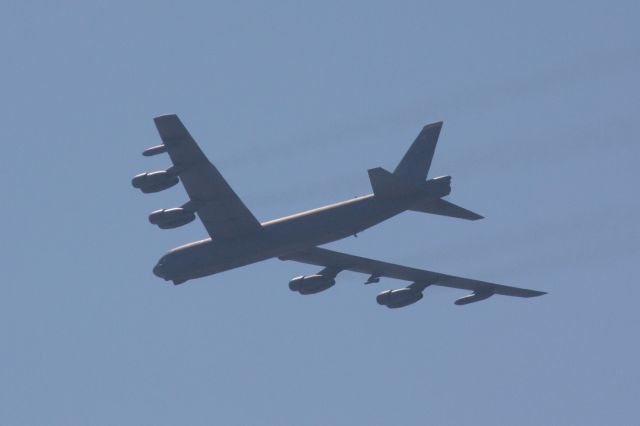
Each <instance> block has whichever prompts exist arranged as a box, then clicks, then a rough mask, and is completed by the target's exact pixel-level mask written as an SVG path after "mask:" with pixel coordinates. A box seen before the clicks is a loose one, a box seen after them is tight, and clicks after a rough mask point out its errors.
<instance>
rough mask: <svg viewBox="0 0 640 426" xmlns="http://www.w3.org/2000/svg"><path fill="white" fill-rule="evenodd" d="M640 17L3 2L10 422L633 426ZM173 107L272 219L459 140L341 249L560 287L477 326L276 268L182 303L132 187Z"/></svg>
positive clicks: (562, 6)
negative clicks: (295, 282) (437, 191)
mask: <svg viewBox="0 0 640 426" xmlns="http://www.w3.org/2000/svg"><path fill="white" fill-rule="evenodd" d="M639 16H640V6H639V3H638V2H636V1H626V2H623V1H620V2H616V1H614V2H610V1H581V2H555V1H553V2H552V1H537V2H507V1H504V2H498V1H483V2H470V1H469V2H457V1H452V2H445V1H442V2H425V1H414V2H403V1H400V2H391V1H389V2H375V1H360V2H358V1H354V2H342V1H323V2H313V3H311V2H296V1H289V2H279V1H277V2H260V1H256V2H244V1H239V2H188V1H184V2H174V1H146V2H143V1H141V2H118V1H92V2H86V1H77V2H70V1H61V2H35V1H34V2H31V1H25V2H17V1H14V2H12V1H8V2H4V3H3V4H2V7H1V8H0V52H1V53H2V61H1V63H2V65H1V68H0V76H1V77H2V78H0V94H1V100H2V101H1V102H0V117H1V118H0V128H1V129H2V131H1V135H2V136H1V137H2V141H3V143H2V147H3V153H2V158H1V159H0V182H1V183H0V185H1V188H2V199H3V206H2V210H1V212H0V227H1V230H2V239H1V243H0V258H1V259H2V260H1V261H0V265H1V269H2V285H1V288H2V293H1V295H0V340H1V341H0V424H1V425H11V426H13V425H45V424H46V425H65V426H67V425H114V424H118V425H154V426H155V425H179V424H189V425H212V424H218V425H257V424H260V425H328V424H332V425H355V424H358V425H389V424H403V425H423V424H432V425H542V424H546V425H604V424H611V425H638V424H640V420H639V416H638V412H637V407H638V404H639V403H640V367H639V362H638V360H639V359H640V342H639V338H638V335H639V330H638V326H639V325H640V313H639V309H638V303H639V301H640V282H638V272H637V271H638V266H639V264H640V262H639V260H640V244H639V241H640V238H639V237H640V232H639V231H640V227H639V225H638V215H639V214H640V199H639V197H638V194H639V191H638V185H639V184H640V172H639V170H638V163H639V160H640V146H639V136H640V131H639V127H638V126H639V124H638V123H639V121H638V118H637V117H638V112H639V111H640V84H639V83H638V77H639V76H640V29H639V28H640V27H639V26H638V17H639ZM163 113H177V114H179V115H180V117H181V118H182V120H183V121H184V123H185V124H186V125H187V127H188V128H189V130H190V131H191V133H192V134H193V136H194V137H195V138H196V140H197V141H198V142H199V143H200V145H201V146H202V148H203V150H204V151H205V152H206V154H207V155H208V156H209V158H210V159H211V161H212V162H214V164H216V165H217V166H218V167H219V169H220V170H221V172H222V173H223V174H224V175H225V177H226V178H227V180H228V181H229V183H230V184H231V185H232V186H233V187H234V189H235V190H236V192H237V193H238V194H239V195H240V197H241V198H242V199H243V200H244V201H245V203H246V204H247V205H248V206H249V208H250V209H251V210H252V211H253V212H254V214H255V215H256V216H257V217H258V218H259V219H261V220H267V219H272V218H275V217H279V216H283V215H286V214H290V213H294V212H297V211H300V210H303V209H308V208H313V207H317V206H321V205H324V204H328V203H331V202H336V201H340V200H343V199H346V198H350V197H352V196H354V195H360V194H365V193H368V192H370V186H369V181H368V178H367V173H366V170H367V169H368V168H372V167H377V166H382V167H386V168H388V169H391V168H393V167H394V166H395V165H396V163H397V162H398V161H399V160H400V158H401V157H402V155H403V153H404V152H405V150H406V149H407V147H408V146H409V144H410V143H411V142H412V141H413V139H414V137H415V136H416V135H417V133H418V132H419V130H420V128H421V127H422V126H423V125H424V124H426V123H429V122H433V121H437V120H444V122H445V124H444V128H443V131H442V133H441V137H440V141H439V144H438V148H437V150H436V156H435V158H434V161H433V166H432V169H431V170H432V173H431V175H432V176H436V175H442V174H450V175H452V176H453V192H452V194H451V196H450V197H449V199H450V200H451V201H454V202H456V203H458V204H460V205H462V206H464V207H467V208H470V209H472V210H474V211H477V212H479V213H481V214H483V215H485V216H486V217H487V218H486V219H485V220H482V221H479V222H465V221H460V220H454V219H449V218H441V217H436V216H430V215H425V214H418V213H405V214H402V215H400V216H398V217H396V218H394V219H392V220H389V221H388V222H385V223H384V224H382V225H380V226H378V227H376V228H373V229H371V230H368V231H366V232H364V233H362V234H361V235H360V236H359V238H357V239H356V238H350V239H347V240H343V241H340V242H337V243H333V244H330V245H329V246H328V247H330V248H334V249H338V250H343V251H346V252H349V253H353V254H359V255H365V256H369V257H373V258H376V259H382V260H389V261H394V262H398V263H403V264H406V265H410V266H416V267H422V268H427V269H432V270H435V271H440V272H445V273H453V274H458V275H462V276H468V277H473V278H479V279H484V280H489V281H494V282H498V283H504V284H510V285H517V286H522V287H527V288H534V289H540V290H544V291H548V292H549V295H547V296H543V297H540V298H537V299H530V300H527V299H515V298H507V297H499V296H496V297H493V298H490V299H489V300H486V301H484V302H481V303H477V304H472V305H469V306H465V307H459V306H454V305H453V301H454V300H455V299H456V298H458V297H460V296H462V295H464V292H461V291H457V290H453V289H446V288H429V289H427V290H426V292H425V298H424V299H423V300H422V301H421V302H419V303H417V304H415V305H412V306H410V307H408V308H405V309H400V310H388V309H386V308H384V307H381V306H378V305H377V304H376V302H375V296H376V294H377V293H378V292H380V291H383V290H386V289H389V288H399V287H401V286H403V285H404V283H402V282H399V281H395V280H389V279H385V280H382V281H381V282H380V283H379V284H375V285H371V286H366V287H365V286H364V285H363V284H362V283H363V281H364V280H365V279H366V277H365V276H362V275H358V274H354V273H343V274H341V275H340V276H339V282H338V284H337V285H336V286H335V287H334V288H331V289H330V290H328V291H326V292H324V293H321V294H318V295H314V296H300V295H298V294H296V293H293V292H291V291H289V289H288V288H287V282H288V280H289V279H290V278H292V277H293V276H296V275H300V274H304V273H314V272H317V269H316V268H313V267H310V266H305V265H300V264H295V263H290V262H281V261H278V260H270V261H266V262H263V263H260V264H256V265H252V266H249V267H245V268H242V269H238V270H234V271H230V272H226V273H223V274H219V275H216V276H212V277H207V278H204V279H199V280H196V281H191V282H188V283H187V284H184V285H182V286H179V287H174V286H172V285H170V284H167V283H165V282H163V281H162V280H160V279H158V278H156V277H155V276H153V275H152V273H151V269H152V267H153V265H154V264H155V262H156V260H157V259H158V258H159V257H160V256H161V255H162V254H163V253H164V252H165V251H166V250H168V249H170V248H172V247H174V246H176V245H179V244H181V243H184V242H188V241H193V240H196V239H200V238H203V237H204V236H205V235H206V233H205V231H204V228H203V227H202V226H201V224H200V223H199V222H194V223H192V224H189V225H187V226H185V227H183V228H179V229H177V230H168V231H161V230H159V229H157V228H156V227H154V226H152V225H150V224H149V223H148V222H147V215H148V213H149V212H151V211H152V210H155V209H158V208H163V207H174V206H177V205H179V204H181V203H183V202H184V201H186V194H185V193H184V191H183V189H182V188H181V187H180V186H176V187H174V188H172V189H170V190H168V191H165V192H162V193H159V194H151V195H143V194H141V193H140V192H139V191H137V190H134V189H133V188H132V187H131V185H130V179H131V177H132V176H133V175H134V174H136V173H139V172H142V171H148V170H157V169H161V168H164V167H165V166H167V165H168V159H167V158H163V156H159V157H154V158H145V157H142V156H141V155H140V153H141V151H142V150H143V149H144V148H146V147H148V146H152V145H155V144H157V143H159V138H158V136H157V133H156V130H155V128H154V126H153V122H152V118H153V117H154V116H156V115H159V114H163Z"/></svg>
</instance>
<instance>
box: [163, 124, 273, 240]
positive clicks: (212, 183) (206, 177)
mask: <svg viewBox="0 0 640 426" xmlns="http://www.w3.org/2000/svg"><path fill="white" fill-rule="evenodd" d="M153 121H154V122H155V124H156V127H157V129H158V133H160V138H161V139H162V143H163V145H161V146H159V147H154V149H156V150H162V151H165V150H166V152H167V153H168V154H169V157H171V161H172V162H173V166H174V167H173V169H174V173H175V174H177V176H178V177H179V178H180V180H181V181H182V184H183V185H184V188H185V190H186V191H187V194H188V195H189V198H190V202H189V203H188V204H189V207H190V208H191V209H192V210H194V211H195V212H196V213H197V214H198V217H199V218H200V220H201V221H202V223H203V224H204V227H205V228H206V229H207V232H208V233H209V235H210V236H212V237H213V236H214V235H215V236H216V237H221V238H225V237H232V236H237V235H243V234H248V233H252V232H256V231H259V230H260V229H262V226H261V225H260V222H259V221H258V220H257V219H256V218H255V216H254V215H253V214H252V213H251V211H250V210H249V209H248V208H247V206H245V205H244V203H243V202H242V200H240V198H239V197H238V196H237V195H236V193H235V192H234V191H233V189H231V187H230V186H229V184H228V183H227V182H226V181H225V180H224V178H223V177H222V175H221V174H220V172H219V171H218V169H216V167H215V166H214V165H213V164H211V162H210V161H209V160H208V159H207V157H206V156H205V155H204V153H203V152H202V150H200V147H198V144H196V142H195V141H194V140H193V138H192V137H191V135H190V134H189V132H188V131H187V129H186V128H185V127H184V125H183V124H182V122H181V121H180V119H179V118H178V116H177V115H175V114H170V115H162V116H160V117H156V118H154V119H153Z"/></svg>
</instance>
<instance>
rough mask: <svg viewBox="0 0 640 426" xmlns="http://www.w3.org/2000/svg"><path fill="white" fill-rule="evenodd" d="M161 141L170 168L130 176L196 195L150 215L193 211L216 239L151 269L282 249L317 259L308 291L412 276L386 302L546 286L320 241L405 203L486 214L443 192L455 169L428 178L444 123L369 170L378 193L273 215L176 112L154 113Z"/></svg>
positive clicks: (136, 182) (169, 220)
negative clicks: (396, 159)
mask: <svg viewBox="0 0 640 426" xmlns="http://www.w3.org/2000/svg"><path fill="white" fill-rule="evenodd" d="M154 122H155V125H156V128H157V130H158V133H159V134H160V138H161V139H162V144H160V145H157V146H153V147H151V148H148V149H146V150H145V151H144V152H143V155H144V156H153V155H158V154H162V153H168V154H169V157H170V158H171V161H172V163H173V165H172V166H171V167H169V168H167V169H166V170H161V171H156V172H148V173H141V174H139V175H136V176H135V177H134V178H133V180H132V185H133V187H135V188H138V189H140V190H141V191H142V192H143V193H154V192H159V191H162V190H165V189H168V188H170V187H172V186H174V185H176V184H177V183H178V182H179V181H181V182H182V185H183V186H184V188H185V190H186V192H187V194H188V196H189V201H187V202H186V203H185V204H183V205H182V206H180V207H176V208H169V209H162V210H157V211H154V212H152V213H151V214H150V215H149V222H151V223H152V224H154V225H157V226H158V227H159V228H161V229H170V228H177V227H180V226H183V225H186V224H187V223H190V222H192V221H193V220H195V217H196V215H197V216H198V217H199V219H200V221H201V222H202V224H203V225H204V227H205V229H206V230H207V233H208V234H209V238H206V239H203V240H200V241H195V242H192V243H188V244H185V245H182V246H179V247H176V248H174V249H172V250H170V251H169V252H167V253H166V254H165V255H164V256H162V257H161V258H160V260H159V261H158V263H157V264H156V266H155V267H154V268H153V273H154V274H155V275H157V276H158V277H160V278H163V279H164V280H165V281H171V282H173V284H175V285H178V284H182V283H184V282H186V281H188V280H191V279H195V278H201V277H205V276H208V275H213V274H217V273H219V272H223V271H227V270H230V269H234V268H239V267H241V266H245V265H249V264H252V263H256V262H260V261H263V260H266V259H271V258H278V259H281V260H290V261H296V262H301V263H305V264H310V265H315V266H319V267H321V268H322V269H321V270H320V271H319V272H317V273H315V274H311V275H303V276H299V277H296V278H293V279H292V280H291V281H290V282H289V288H290V289H291V290H292V291H294V292H298V293H299V294H302V295H308V294H315V293H319V292H321V291H325V290H327V289H329V288H330V287H332V286H333V285H334V284H335V283H336V276H337V275H338V274H339V273H340V272H342V271H353V272H359V273H363V274H367V275H369V277H368V279H367V280H366V281H365V284H373V283H377V282H379V281H380V278H382V277H386V278H394V279H398V280H402V281H406V282H410V284H409V285H407V286H406V287H403V288H398V289H393V290H386V291H384V292H382V293H380V294H378V295H377V297H376V301H377V302H378V304H380V305H383V306H386V307H388V308H401V307H405V306H408V305H411V304H413V303H415V302H417V301H419V300H420V299H422V297H423V291H424V290H425V289H426V288H427V287H429V286H432V285H437V286H445V287H452V288H457V289H464V290H469V291H471V293H470V294H467V295H466V296H463V297H461V298H459V299H457V300H456V301H455V304H456V305H466V304H469V303H473V302H477V301H480V300H484V299H487V298H488V297H490V296H493V295H494V294H500V295H505V296H516V297H535V296H541V295H543V294H546V293H545V292H542V291H537V290H529V289H524V288H518V287H510V286H505V285H500V284H495V283H490V282H485V281H480V280H475V279H469V278H462V277H457V276H454V275H447V274H442V273H438V272H432V271H427V270H424V269H417V268H410V267H407V266H402V265H396V264H393V263H388V262H382V261H378V260H373V259H367V258H364V257H359V256H354V255H350V254H345V253H340V252H337V251H333V250H329V249H326V248H322V247H319V246H321V245H323V244H327V243H330V242H332V241H336V240H340V239H342V238H346V237H349V236H352V235H357V234H358V233H360V232H362V231H364V230H365V229H367V228H370V227H372V226H374V225H377V224H379V223H381V222H383V221H385V220H387V219H389V218H391V217H393V216H396V215H398V214H399V213H402V212H404V211H407V210H410V211H418V212H424V213H430V214H435V215H442V216H449V217H454V218H459V219H466V220H478V219H482V216H480V215H479V214H477V213H474V212H472V211H469V210H466V209H464V208H462V207H460V206H457V205H455V204H453V203H451V202H449V201H446V200H444V199H443V197H445V196H447V195H449V193H450V192H451V176H440V177H435V178H432V179H427V174H428V172H429V168H430V166H431V160H432V158H433V154H434V151H435V148H436V143H437V141H438V137H439V135H440V130H441V128H442V124H443V123H442V122H441V121H440V122H436V123H432V124H428V125H426V126H424V128H423V129H422V131H421V132H420V134H419V135H418V137H417V138H416V139H415V141H414V142H413V144H412V145H411V147H410V148H409V150H408V151H407V152H406V154H405V155H404V157H403V158H402V160H401V161H400V163H399V164H398V166H397V167H396V168H395V170H394V171H393V172H389V171H387V170H385V169H383V168H381V167H376V168H373V169H370V170H368V173H369V179H370V181H371V187H372V189H373V193H371V194H368V195H363V196H359V197H355V198H352V199H349V200H346V201H342V202H339V203H335V204H331V205H327V206H324V207H320V208H316V209H313V210H309V211H304V212H301V213H297V214H293V215H291V216H286V217H282V218H279V219H275V220H270V221H267V222H262V223H261V222H259V221H258V219H256V217H255V216H254V215H253V214H252V213H251V211H250V210H249V209H248V208H247V206H245V204H244V203H243V202H242V201H241V200H240V198H239V197H238V195H236V193H235V192H234V191H233V190H232V189H231V187H230V186H229V184H228V183H227V182H226V181H225V179H224V178H223V177H222V175H221V174H220V172H219V171H218V170H217V169H216V167H215V166H214V165H213V164H212V163H211V162H210V161H209V160H208V159H207V157H206V156H205V154H204V153H203V152H202V150H201V149H200V148H199V147H198V145H197V143H196V142H195V141H194V139H193V138H192V137H191V135H190V134H189V132H188V131H187V129H186V128H185V126H184V125H183V124H182V122H181V121H180V119H179V118H178V116H177V115H175V114H170V115H162V116H159V117H156V118H154Z"/></svg>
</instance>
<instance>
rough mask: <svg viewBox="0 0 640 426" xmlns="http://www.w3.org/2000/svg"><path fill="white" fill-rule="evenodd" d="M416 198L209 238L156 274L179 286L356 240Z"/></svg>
mask: <svg viewBox="0 0 640 426" xmlns="http://www.w3.org/2000/svg"><path fill="white" fill-rule="evenodd" d="M413 201H415V199H414V197H400V198H393V199H389V198H384V199H381V198H379V197H376V196H375V195H374V194H369V195H364V196H360V197H356V198H353V199H350V200H346V201H342V202H340V203H336V204H331V205H328V206H325V207H320V208H317V209H313V210H309V211H305V212H302V213H298V214H294V215H291V216H285V217H282V218H280V219H275V220H270V221H268V222H264V223H262V229H261V230H260V232H257V233H251V234H248V235H244V236H238V237H235V238H233V239H222V238H215V236H214V238H207V239H205V240H201V241H196V242H193V243H189V244H185V245H183V246H180V247H176V248H174V249H173V250H171V251H169V252H168V253H167V254H166V255H164V256H163V257H162V258H161V259H160V260H159V261H158V264H157V265H156V266H155V268H154V269H153V272H154V274H156V275H157V276H159V277H161V278H164V279H165V280H171V281H173V282H174V283H176V284H179V283H182V282H184V281H187V280H190V279H193V278H200V277H204V276H207V275H212V274H216V273H218V272H222V271H226V270H229V269H233V268H238V267H240V266H245V265H248V264H251V263H255V262H260V261H262V260H266V259H270V258H272V257H277V256H284V255H286V254H287V253H291V252H295V251H299V250H303V249H305V248H308V247H313V246H317V245H321V244H327V243H330V242H332V241H336V240H340V239H342V238H345V237H348V236H351V235H355V234H357V233H359V232H362V231H364V230H365V229H367V228H370V227H372V226H374V225H377V224H378V223H380V222H383V221H385V220H387V219H389V218H391V217H393V216H395V215H397V214H399V213H401V212H403V211H405V210H406V209H407V208H409V206H410V205H411V203H412V202H413Z"/></svg>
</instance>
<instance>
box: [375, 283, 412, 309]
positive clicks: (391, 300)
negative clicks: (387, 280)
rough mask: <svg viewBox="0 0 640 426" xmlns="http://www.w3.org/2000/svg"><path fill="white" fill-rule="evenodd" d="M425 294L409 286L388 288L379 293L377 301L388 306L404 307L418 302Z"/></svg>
mask: <svg viewBox="0 0 640 426" xmlns="http://www.w3.org/2000/svg"><path fill="white" fill-rule="evenodd" d="M422 297H423V295H422V292H421V291H418V290H414V289H412V288H409V287H405V288H398V289H396V290H387V291H383V292H382V293H380V294H378V296H377V297H376V301H377V302H378V304H379V305H384V306H386V307H387V308H391V309H393V308H402V307H404V306H408V305H411V304H412V303H416V302H417V301H418V300H420V299H422Z"/></svg>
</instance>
